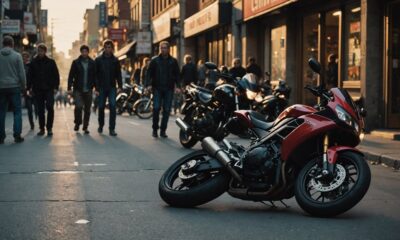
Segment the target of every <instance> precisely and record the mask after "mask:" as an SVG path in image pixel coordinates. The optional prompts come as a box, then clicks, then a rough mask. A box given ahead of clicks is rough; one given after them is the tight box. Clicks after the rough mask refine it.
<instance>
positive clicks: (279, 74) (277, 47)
mask: <svg viewBox="0 0 400 240" xmlns="http://www.w3.org/2000/svg"><path fill="white" fill-rule="evenodd" d="M270 63H271V67H270V69H271V81H279V80H280V79H283V80H284V79H286V25H283V26H279V27H276V28H272V29H271V52H270ZM274 84H276V83H274Z"/></svg>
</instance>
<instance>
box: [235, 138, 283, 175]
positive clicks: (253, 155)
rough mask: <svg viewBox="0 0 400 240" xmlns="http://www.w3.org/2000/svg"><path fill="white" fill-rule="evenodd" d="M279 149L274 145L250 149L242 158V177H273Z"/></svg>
mask: <svg viewBox="0 0 400 240" xmlns="http://www.w3.org/2000/svg"><path fill="white" fill-rule="evenodd" d="M278 156H279V148H278V147H277V146H276V145H275V144H269V145H262V146H259V147H256V148H253V149H251V150H250V151H249V152H247V154H245V156H244V157H243V159H242V161H243V170H244V175H245V176H246V177H248V178H264V177H268V178H270V177H273V176H274V174H275V168H276V166H277V164H278V160H279V157H278Z"/></svg>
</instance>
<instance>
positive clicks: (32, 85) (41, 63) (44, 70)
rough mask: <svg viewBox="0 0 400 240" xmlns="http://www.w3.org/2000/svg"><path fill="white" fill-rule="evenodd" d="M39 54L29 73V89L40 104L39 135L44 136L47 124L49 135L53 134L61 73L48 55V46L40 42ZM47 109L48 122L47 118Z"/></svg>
mask: <svg viewBox="0 0 400 240" xmlns="http://www.w3.org/2000/svg"><path fill="white" fill-rule="evenodd" d="M37 52H38V53H37V56H36V57H35V58H34V59H33V60H32V62H31V67H30V69H29V73H28V89H29V90H30V91H33V94H34V96H35V98H36V102H37V106H38V116H39V128H40V130H39V132H38V135H39V136H43V135H44V133H45V131H44V128H45V125H46V129H47V136H52V135H53V121H54V94H55V93H56V92H57V90H58V87H59V85H60V74H59V73H58V68H57V64H56V62H55V61H54V60H53V59H51V58H49V57H47V55H46V52H47V47H46V45H44V44H39V45H38V47H37ZM45 109H46V110H47V122H46V119H45Z"/></svg>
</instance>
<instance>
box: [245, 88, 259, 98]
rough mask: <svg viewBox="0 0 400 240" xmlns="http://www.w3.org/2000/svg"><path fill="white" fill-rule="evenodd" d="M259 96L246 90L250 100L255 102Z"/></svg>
mask: <svg viewBox="0 0 400 240" xmlns="http://www.w3.org/2000/svg"><path fill="white" fill-rule="evenodd" d="M256 96H257V93H256V92H253V91H250V90H249V89H246V97H247V99H249V100H254V99H255V98H256Z"/></svg>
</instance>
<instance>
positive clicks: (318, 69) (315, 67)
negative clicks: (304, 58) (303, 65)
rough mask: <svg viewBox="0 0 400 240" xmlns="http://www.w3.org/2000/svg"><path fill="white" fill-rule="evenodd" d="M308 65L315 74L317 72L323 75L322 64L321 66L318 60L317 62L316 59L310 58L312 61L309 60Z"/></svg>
mask: <svg viewBox="0 0 400 240" xmlns="http://www.w3.org/2000/svg"><path fill="white" fill-rule="evenodd" d="M308 65H309V66H310V68H311V69H312V70H313V71H314V72H316V73H318V74H320V73H321V69H322V66H321V64H320V63H319V62H318V61H317V60H315V59H314V58H310V59H309V60H308Z"/></svg>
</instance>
